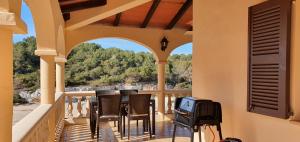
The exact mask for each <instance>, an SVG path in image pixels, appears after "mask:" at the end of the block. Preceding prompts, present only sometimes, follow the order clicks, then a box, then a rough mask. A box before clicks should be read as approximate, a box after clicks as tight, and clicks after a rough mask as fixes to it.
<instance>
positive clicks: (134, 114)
mask: <svg viewBox="0 0 300 142" xmlns="http://www.w3.org/2000/svg"><path fill="white" fill-rule="evenodd" d="M150 99H151V94H139V95H129V103H128V114H127V117H128V140H130V121H131V120H143V121H144V122H148V125H146V126H147V127H148V129H149V133H150V138H152V132H151V124H150V123H151V122H150Z"/></svg>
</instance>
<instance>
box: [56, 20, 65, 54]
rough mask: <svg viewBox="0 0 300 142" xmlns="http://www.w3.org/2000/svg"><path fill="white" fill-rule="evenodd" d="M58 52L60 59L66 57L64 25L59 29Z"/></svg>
mask: <svg viewBox="0 0 300 142" xmlns="http://www.w3.org/2000/svg"><path fill="white" fill-rule="evenodd" d="M56 51H57V54H58V56H59V57H65V34H64V27H63V25H60V26H59V28H58V32H57V45H56Z"/></svg>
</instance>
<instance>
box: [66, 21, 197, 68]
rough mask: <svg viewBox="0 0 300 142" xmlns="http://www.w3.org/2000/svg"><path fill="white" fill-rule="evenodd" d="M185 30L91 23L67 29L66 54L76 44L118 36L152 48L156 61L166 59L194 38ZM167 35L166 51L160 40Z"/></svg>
mask: <svg viewBox="0 0 300 142" xmlns="http://www.w3.org/2000/svg"><path fill="white" fill-rule="evenodd" d="M184 33H185V31H184V30H180V29H174V30H161V29H155V28H146V29H141V28H134V27H125V26H124V27H113V26H106V25H101V24H91V25H88V26H85V27H83V28H80V29H77V30H73V31H68V30H66V36H67V39H66V54H68V53H69V52H70V51H71V50H72V49H73V48H74V46H75V45H77V44H79V43H82V42H85V41H89V40H93V39H99V38H107V37H116V38H121V39H127V40H130V41H134V42H136V43H139V44H141V45H144V46H145V47H146V48H148V49H150V51H152V53H154V55H155V56H156V61H158V62H161V61H166V60H167V57H168V53H169V52H170V51H169V50H171V49H173V48H175V47H178V46H179V45H181V44H183V43H186V42H191V41H192V38H191V37H188V36H185V35H184ZM164 36H166V37H167V38H168V39H169V40H170V42H169V47H168V48H167V49H166V51H162V50H161V49H160V47H161V45H160V41H161V39H162V38H163V37H164Z"/></svg>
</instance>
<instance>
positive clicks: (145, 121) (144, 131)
mask: <svg viewBox="0 0 300 142" xmlns="http://www.w3.org/2000/svg"><path fill="white" fill-rule="evenodd" d="M145 122H146V121H145V120H143V133H145V131H146V130H145Z"/></svg>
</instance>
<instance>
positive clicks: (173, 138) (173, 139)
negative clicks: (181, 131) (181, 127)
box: [172, 124, 176, 142]
mask: <svg viewBox="0 0 300 142" xmlns="http://www.w3.org/2000/svg"><path fill="white" fill-rule="evenodd" d="M175 133H176V125H175V124H174V130H173V137H172V142H175Z"/></svg>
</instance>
